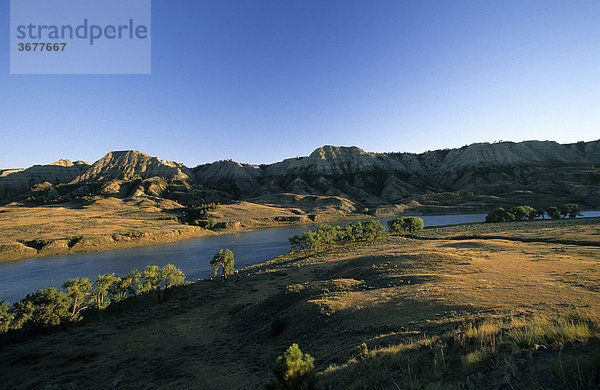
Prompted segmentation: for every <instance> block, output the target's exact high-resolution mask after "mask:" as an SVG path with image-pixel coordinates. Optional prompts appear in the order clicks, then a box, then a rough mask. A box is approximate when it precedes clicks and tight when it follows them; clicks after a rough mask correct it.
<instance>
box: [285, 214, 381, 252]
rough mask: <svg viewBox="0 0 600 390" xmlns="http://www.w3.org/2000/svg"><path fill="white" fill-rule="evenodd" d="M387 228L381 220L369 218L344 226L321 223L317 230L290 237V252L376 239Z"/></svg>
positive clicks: (311, 250) (317, 249) (313, 250)
mask: <svg viewBox="0 0 600 390" xmlns="http://www.w3.org/2000/svg"><path fill="white" fill-rule="evenodd" d="M384 230H385V228H384V227H383V225H382V224H381V223H379V221H376V220H374V219H369V220H367V221H364V222H355V223H349V224H347V225H345V226H344V227H341V226H336V227H333V226H330V225H327V224H321V225H319V226H318V227H317V229H316V230H313V231H308V232H304V233H302V235H295V236H293V237H290V238H289V241H290V252H297V251H300V250H303V251H304V252H315V251H319V250H323V249H326V248H328V247H330V246H332V245H340V244H346V243H349V242H356V241H374V240H377V239H378V238H380V237H381V236H382V235H383V231H384Z"/></svg>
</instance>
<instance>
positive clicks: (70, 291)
mask: <svg viewBox="0 0 600 390" xmlns="http://www.w3.org/2000/svg"><path fill="white" fill-rule="evenodd" d="M63 288H64V289H65V291H66V294H67V295H68V296H69V298H70V299H71V316H72V317H73V319H76V318H78V317H79V313H80V312H81V311H82V310H84V309H86V308H88V307H89V306H90V305H91V304H92V303H93V301H94V298H93V296H92V294H91V292H90V290H91V288H92V282H91V281H90V280H89V279H88V278H74V279H70V280H67V281H66V282H65V283H64V284H63Z"/></svg>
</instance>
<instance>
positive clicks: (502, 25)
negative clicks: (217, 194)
mask: <svg viewBox="0 0 600 390" xmlns="http://www.w3.org/2000/svg"><path fill="white" fill-rule="evenodd" d="M152 7H153V9H152V58H153V59H152V74H151V75H116V76H115V75H79V76H71V75H62V76H61V75H58V76H56V75H35V76H29V75H9V55H8V53H9V47H8V44H9V43H8V41H9V39H8V35H4V38H3V39H1V40H0V63H1V64H2V71H0V107H1V108H0V168H9V167H26V166H30V165H33V164H36V163H49V162H52V161H55V160H58V159H60V158H66V159H71V160H76V159H82V160H87V161H91V162H93V161H95V160H97V159H98V158H100V157H101V156H103V155H104V154H105V153H106V152H108V151H111V150H123V149H136V150H140V151H143V152H145V153H148V154H150V155H154V156H158V157H159V158H162V159H169V160H176V161H180V162H183V163H185V164H186V165H188V166H195V165H197V164H201V163H205V162H211V161H214V160H219V159H226V158H232V159H234V160H236V161H240V162H249V163H269V162H275V161H279V160H282V159H284V158H287V157H294V156H302V155H307V154H309V153H310V152H311V151H312V150H314V149H315V148H317V147H319V146H321V145H324V144H333V145H356V146H359V147H361V148H363V149H365V150H367V151H377V152H383V151H409V152H422V151H425V150H433V149H439V148H446V147H459V146H462V145H465V144H469V143H473V142H493V141H495V140H500V139H502V140H512V141H520V140H525V139H551V140H556V141H559V142H576V141H579V140H593V139H598V138H600V122H599V119H600V1H599V0H579V1H571V0H564V1H552V0H538V1H536V0H527V1H522V0H518V1H517V0H516V1H505V0H503V1H491V0H490V1H482V0H473V1H463V0H453V1H445V0H439V1H427V0H414V1H400V0H392V1H380V0H374V1H366V0H364V1H352V0H339V1H326V0H302V1H297V0H295V1H292V0H256V1H247V0H236V1H234V0H214V1H198V0H176V1H171V0H153V4H152ZM0 15H2V16H1V18H0V31H4V33H5V34H8V31H9V27H8V24H9V16H8V15H9V2H8V1H2V2H1V3H0Z"/></svg>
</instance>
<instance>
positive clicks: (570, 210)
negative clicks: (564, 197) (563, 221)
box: [560, 203, 581, 218]
mask: <svg viewBox="0 0 600 390" xmlns="http://www.w3.org/2000/svg"><path fill="white" fill-rule="evenodd" d="M580 211H581V209H580V207H579V205H578V204H577V203H567V204H563V205H562V206H561V207H560V215H562V216H563V217H567V216H568V217H569V218H576V217H577V216H579V215H581V212H580Z"/></svg>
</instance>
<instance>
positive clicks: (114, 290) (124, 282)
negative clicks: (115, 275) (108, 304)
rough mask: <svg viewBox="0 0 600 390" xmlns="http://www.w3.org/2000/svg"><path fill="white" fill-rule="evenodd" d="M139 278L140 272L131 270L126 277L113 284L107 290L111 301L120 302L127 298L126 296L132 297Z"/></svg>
mask: <svg viewBox="0 0 600 390" xmlns="http://www.w3.org/2000/svg"><path fill="white" fill-rule="evenodd" d="M141 277H142V273H141V272H140V271H138V270H137V269H132V270H131V271H129V273H128V274H127V275H125V276H124V277H122V278H120V279H119V281H118V282H117V283H114V284H113V285H112V286H111V287H110V289H109V292H110V295H111V296H112V299H113V301H115V302H120V301H122V300H123V299H125V298H127V296H128V295H134V294H135V293H136V286H137V284H138V283H139V281H140V278H141Z"/></svg>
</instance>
